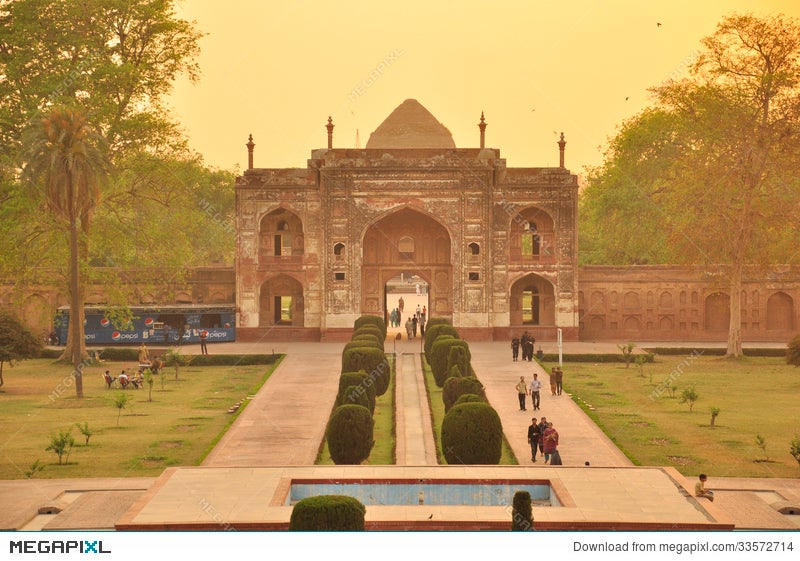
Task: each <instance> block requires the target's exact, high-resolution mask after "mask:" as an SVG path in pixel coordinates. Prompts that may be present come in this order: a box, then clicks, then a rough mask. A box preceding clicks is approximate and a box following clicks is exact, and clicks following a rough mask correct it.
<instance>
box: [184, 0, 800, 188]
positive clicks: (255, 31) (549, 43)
mask: <svg viewBox="0 0 800 561" xmlns="http://www.w3.org/2000/svg"><path fill="white" fill-rule="evenodd" d="M732 12H739V13H745V12H752V13H754V14H756V15H769V14H774V13H784V14H787V15H790V16H792V17H796V18H800V2H798V1H797V0H727V1H714V0H692V1H687V0H672V1H652V2H648V1H641V2H640V1H632V0H631V1H622V0H617V1H601V0H576V1H571V0H562V1H560V2H537V1H533V0H528V1H523V0H520V1H503V0H498V1H495V2H487V1H485V0H483V1H472V0H469V1H466V0H465V1H460V2H443V1H437V0H428V1H424V2H423V1H418V0H403V1H395V2H384V1H381V0H375V1H363V2H362V1H355V0H339V1H336V2H329V1H322V0H317V1H290V0H283V1H275V0H267V1H260V0H228V1H225V2H220V1H219V0H185V1H184V2H182V3H181V4H180V6H179V14H180V15H181V16H182V17H184V18H186V19H189V20H194V21H196V23H197V26H198V28H199V29H200V30H201V31H203V32H205V33H207V36H206V37H204V38H203V40H202V41H201V48H202V54H201V56H200V60H199V63H200V67H201V71H202V77H201V79H200V81H199V83H197V84H190V83H189V82H188V81H186V80H181V81H180V82H179V83H178V84H177V85H176V87H175V91H174V95H173V97H172V107H173V109H174V111H175V115H176V117H177V119H178V120H179V121H180V122H181V123H183V125H184V126H185V128H186V132H187V134H188V137H189V139H190V143H191V146H192V148H193V149H195V150H197V151H198V152H199V153H201V154H202V155H203V157H204V159H205V161H206V162H207V163H208V164H210V165H213V166H216V167H220V168H225V169H233V168H234V166H239V168H240V169H243V168H244V167H245V166H246V163H247V151H246V148H245V146H244V144H245V143H246V142H247V135H248V134H249V133H252V134H253V137H254V141H255V143H256V148H255V166H256V167H305V165H306V159H307V158H308V157H309V155H310V151H311V150H312V149H314V148H323V147H324V146H325V145H326V130H325V123H326V121H327V118H328V115H330V116H332V117H333V121H334V124H335V125H336V128H335V130H334V146H335V147H354V146H356V134H357V132H358V136H359V139H360V145H361V146H362V147H363V146H364V145H365V144H366V142H367V139H368V138H369V135H370V133H371V132H372V131H373V130H375V129H376V128H377V127H378V125H379V124H380V123H381V122H382V121H383V119H384V118H385V117H386V116H387V115H388V114H389V113H390V112H391V111H392V110H393V109H394V108H395V107H396V106H398V105H399V104H400V103H401V102H402V101H403V100H405V99H407V98H415V99H417V100H418V101H419V102H420V103H422V104H423V105H424V106H425V107H427V108H428V110H429V111H431V113H433V114H434V115H435V116H436V117H437V118H438V119H439V121H441V122H442V123H443V124H444V125H445V126H446V127H448V128H449V129H450V132H452V134H453V138H454V140H455V143H456V146H458V147H460V148H468V147H476V146H477V145H478V128H477V126H476V125H477V123H478V120H479V117H480V114H481V111H484V112H485V115H486V122H487V123H488V128H487V130H486V144H487V146H490V147H492V148H499V149H500V150H501V155H502V156H503V157H505V158H506V159H507V163H508V166H510V167H526V166H532V167H535V166H552V165H558V148H557V146H556V144H555V143H556V141H557V139H558V138H557V133H560V132H561V131H563V132H564V134H565V136H566V140H567V149H566V150H567V151H566V165H567V167H568V168H570V169H571V170H572V171H573V172H575V173H583V171H584V168H585V166H589V165H597V164H599V163H600V162H601V160H602V151H603V148H604V146H605V145H606V142H607V140H608V138H609V137H610V136H612V135H614V133H615V130H616V127H617V126H618V125H619V124H620V123H621V122H622V121H624V120H625V119H626V118H628V117H631V116H632V115H634V114H635V113H637V112H638V111H639V110H641V109H642V108H643V107H645V106H646V105H647V104H648V103H649V102H650V98H649V95H648V92H647V88H649V87H651V86H654V85H658V84H659V83H661V82H662V81H664V80H665V79H667V78H669V77H671V76H672V77H680V76H682V75H684V74H685V72H686V68H687V66H688V64H689V63H691V61H692V60H693V58H694V57H695V56H696V52H697V50H698V49H699V40H700V39H701V38H702V37H704V36H706V35H710V34H711V33H712V32H713V31H714V29H715V27H716V24H717V22H719V21H720V19H721V18H722V16H723V15H725V14H730V13H732ZM659 23H660V24H661V25H660V26H659V25H658V24H659Z"/></svg>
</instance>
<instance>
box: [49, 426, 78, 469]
mask: <svg viewBox="0 0 800 561" xmlns="http://www.w3.org/2000/svg"><path fill="white" fill-rule="evenodd" d="M73 446H75V438H74V437H73V436H72V431H70V430H65V431H59V433H58V436H56V435H52V436H51V437H50V446H48V447H47V448H45V451H47V452H49V451H51V450H52V451H53V452H55V454H56V456H58V465H61V464H62V463H67V462H68V461H69V453H70V452H71V451H72V447H73Z"/></svg>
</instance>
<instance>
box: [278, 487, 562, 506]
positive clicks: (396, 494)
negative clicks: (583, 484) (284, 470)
mask: <svg viewBox="0 0 800 561" xmlns="http://www.w3.org/2000/svg"><path fill="white" fill-rule="evenodd" d="M517 491H528V493H530V495H531V500H532V501H534V502H535V503H539V504H540V505H542V504H548V505H551V506H559V503H558V499H557V498H556V496H555V494H554V493H551V492H550V485H547V484H538V485H526V484H514V483H431V482H423V483H399V482H398V483H387V482H380V483H369V482H358V483H356V482H353V483H292V484H291V487H290V490H289V496H288V497H287V499H286V504H287V505H293V504H294V503H296V502H297V501H299V500H300V499H305V498H307V497H315V496H317V495H346V496H348V497H354V498H356V499H358V500H359V501H361V503H362V504H364V505H366V506H370V505H419V504H425V505H451V506H508V505H511V504H512V502H513V499H514V493H516V492H517ZM420 501H421V502H420Z"/></svg>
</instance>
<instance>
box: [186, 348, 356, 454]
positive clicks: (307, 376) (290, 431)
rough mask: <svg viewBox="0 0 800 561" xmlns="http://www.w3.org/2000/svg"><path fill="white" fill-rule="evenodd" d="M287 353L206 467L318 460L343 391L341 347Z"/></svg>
mask: <svg viewBox="0 0 800 561" xmlns="http://www.w3.org/2000/svg"><path fill="white" fill-rule="evenodd" d="M275 351H276V352H284V351H283V350H278V349H277V348H276V349H275ZM286 351H287V352H288V354H287V356H286V357H285V358H284V359H283V361H282V362H281V364H279V365H278V367H277V368H276V369H275V371H274V372H273V373H272V375H271V376H270V377H269V379H268V380H267V381H266V383H265V384H264V386H263V387H262V388H261V390H260V391H259V392H258V395H256V396H253V398H252V399H251V400H250V402H249V403H248V404H247V406H246V407H245V408H244V411H242V412H241V414H240V415H239V417H238V418H237V419H236V421H235V422H234V423H233V425H232V426H231V427H230V429H228V431H227V432H226V433H225V436H224V437H223V438H222V439H221V440H220V442H219V444H217V446H215V447H214V450H212V451H211V453H210V454H209V455H208V456H207V457H206V459H205V461H204V462H203V464H202V465H203V466H207V467H231V466H302V465H311V464H313V463H314V462H315V461H316V458H317V453H318V452H319V445H320V442H322V439H323V438H324V436H325V426H326V425H327V422H328V417H329V416H330V413H331V409H332V408H333V404H334V401H335V399H336V393H337V392H338V389H339V373H340V372H341V364H342V363H341V352H342V345H341V344H335V343H333V344H332V343H315V344H296V345H293V346H292V348H287V349H286Z"/></svg>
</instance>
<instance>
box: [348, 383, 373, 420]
mask: <svg viewBox="0 0 800 561" xmlns="http://www.w3.org/2000/svg"><path fill="white" fill-rule="evenodd" d="M342 404H343V405H361V406H362V407H366V408H367V409H369V411H370V413H373V414H374V413H375V402H374V401H371V400H370V395H369V393H368V392H367V391H365V390H364V386H360V385H359V386H347V388H345V390H344V394H342Z"/></svg>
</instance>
